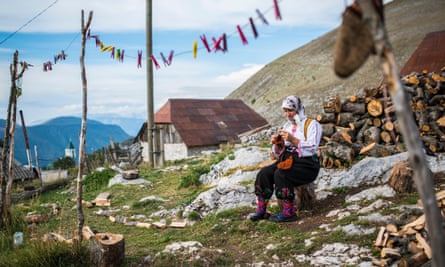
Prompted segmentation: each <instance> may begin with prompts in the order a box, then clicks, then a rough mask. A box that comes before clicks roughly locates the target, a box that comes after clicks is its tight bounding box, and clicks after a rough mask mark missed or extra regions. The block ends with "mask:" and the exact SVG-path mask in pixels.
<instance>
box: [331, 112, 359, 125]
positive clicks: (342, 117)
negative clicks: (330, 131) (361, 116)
mask: <svg viewBox="0 0 445 267" xmlns="http://www.w3.org/2000/svg"><path fill="white" fill-rule="evenodd" d="M356 120H357V117H356V116H354V114H352V113H351V112H342V113H339V114H338V116H337V122H336V124H337V125H338V126H341V127H349V123H351V122H354V121H356Z"/></svg>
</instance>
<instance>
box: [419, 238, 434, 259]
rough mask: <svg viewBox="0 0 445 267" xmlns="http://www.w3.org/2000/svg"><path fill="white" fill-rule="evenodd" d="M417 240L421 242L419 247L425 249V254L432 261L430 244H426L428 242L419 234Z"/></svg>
mask: <svg viewBox="0 0 445 267" xmlns="http://www.w3.org/2000/svg"><path fill="white" fill-rule="evenodd" d="M416 239H417V242H419V246H420V247H421V248H423V251H424V252H425V254H426V257H427V258H428V259H431V258H432V253H431V247H430V245H429V244H428V242H426V240H425V239H424V238H423V237H422V235H421V234H419V233H417V234H416Z"/></svg>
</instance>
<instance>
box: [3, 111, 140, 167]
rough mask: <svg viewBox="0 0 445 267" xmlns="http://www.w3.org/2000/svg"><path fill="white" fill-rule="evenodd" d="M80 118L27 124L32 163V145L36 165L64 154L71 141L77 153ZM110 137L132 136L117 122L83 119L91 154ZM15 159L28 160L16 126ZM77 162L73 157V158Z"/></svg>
mask: <svg viewBox="0 0 445 267" xmlns="http://www.w3.org/2000/svg"><path fill="white" fill-rule="evenodd" d="M5 122H6V121H5V120H2V119H0V139H3V137H4V131H5ZM81 122H82V120H81V118H77V117H57V118H54V119H51V120H49V121H46V122H44V123H42V124H39V125H33V126H27V127H26V131H27V135H28V140H29V146H30V150H31V155H32V161H33V163H34V164H35V154H34V147H37V153H38V156H39V163H40V166H47V165H49V164H50V163H52V162H53V161H55V160H57V159H58V158H60V157H63V156H65V148H67V147H68V145H69V143H70V141H72V143H73V145H74V147H75V149H76V154H77V155H78V153H79V134H80V127H81ZM110 137H111V138H112V139H113V141H114V142H115V143H119V142H122V141H125V140H128V139H130V138H132V137H131V136H130V135H128V134H127V133H126V132H125V131H124V130H122V128H121V127H120V126H118V125H113V124H103V123H101V122H99V121H96V120H88V121H87V134H86V143H85V145H86V148H85V150H86V152H87V153H91V152H93V151H95V150H98V149H101V148H103V147H106V146H108V145H110ZM14 148H15V150H14V153H15V158H16V159H17V160H18V161H20V162H21V163H23V164H27V163H28V159H27V156H26V145H25V141H24V134H23V129H22V127H21V126H20V125H17V127H16V131H15V145H14ZM76 161H77V159H76Z"/></svg>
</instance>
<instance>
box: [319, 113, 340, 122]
mask: <svg viewBox="0 0 445 267" xmlns="http://www.w3.org/2000/svg"><path fill="white" fill-rule="evenodd" d="M315 118H316V120H317V121H318V122H319V123H335V122H336V121H337V115H336V114H335V113H320V114H318V115H317V116H316V117H315Z"/></svg>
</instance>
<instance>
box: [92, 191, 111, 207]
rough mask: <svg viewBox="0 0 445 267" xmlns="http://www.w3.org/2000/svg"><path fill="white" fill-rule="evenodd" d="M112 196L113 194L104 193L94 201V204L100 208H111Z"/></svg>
mask: <svg viewBox="0 0 445 267" xmlns="http://www.w3.org/2000/svg"><path fill="white" fill-rule="evenodd" d="M110 196H111V194H110V193H109V192H102V193H100V194H99V195H98V196H97V197H96V199H95V200H93V203H94V204H95V205H96V206H99V207H103V206H106V207H108V206H111V200H110Z"/></svg>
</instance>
